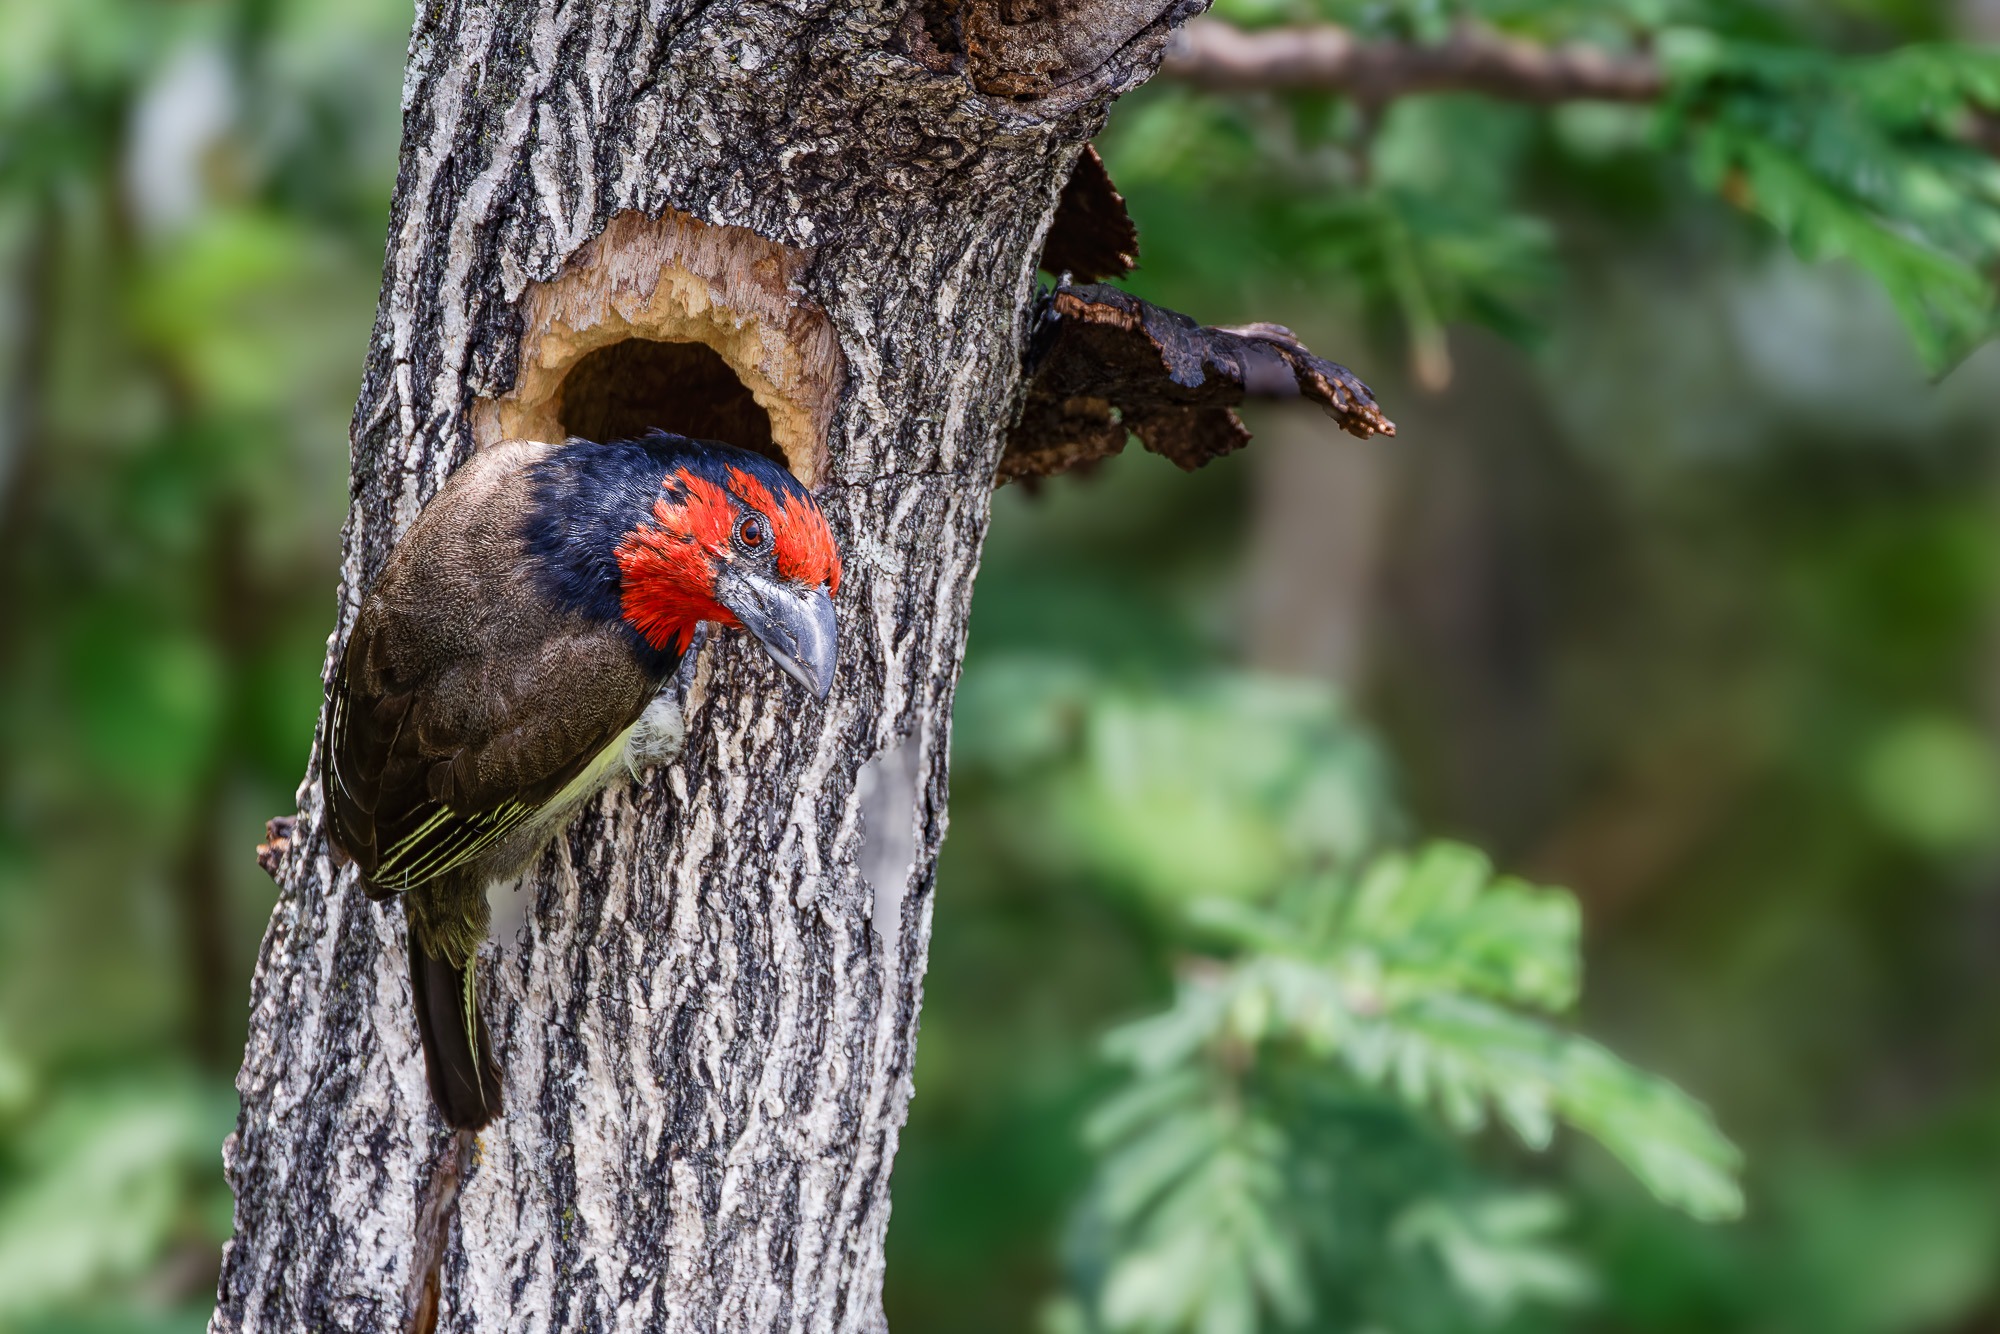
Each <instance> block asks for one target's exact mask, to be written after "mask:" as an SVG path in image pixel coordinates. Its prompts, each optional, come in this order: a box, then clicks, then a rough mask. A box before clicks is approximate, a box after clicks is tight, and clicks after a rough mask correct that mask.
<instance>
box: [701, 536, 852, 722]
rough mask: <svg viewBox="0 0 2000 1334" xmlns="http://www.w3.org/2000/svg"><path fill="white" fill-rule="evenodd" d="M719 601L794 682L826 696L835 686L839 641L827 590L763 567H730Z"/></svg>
mask: <svg viewBox="0 0 2000 1334" xmlns="http://www.w3.org/2000/svg"><path fill="white" fill-rule="evenodd" d="M715 600H716V601H717V602H720V603H721V604H722V605H723V606H725V607H727V608H729V610H730V611H731V612H733V613H734V614H735V616H736V619H737V620H739V621H741V622H743V628H744V629H745V630H748V631H749V632H750V633H751V634H753V635H755V636H756V637H757V642H758V643H759V644H762V645H763V646H764V651H765V652H766V653H768V654H770V655H771V661H773V662H775V663H777V664H778V665H779V666H780V667H782V668H784V669H785V670H786V671H787V672H788V673H790V674H791V677H792V679H793V680H795V681H797V682H798V683H799V684H800V685H802V686H804V687H805V688H806V689H807V690H810V691H812V694H813V698H814V699H825V698H826V692H827V691H829V690H831V689H833V660H834V651H835V648H836V644H835V642H834V631H833V599H832V598H830V597H828V596H827V593H826V589H824V588H802V587H800V586H799V585H797V584H793V583H787V582H786V581H785V580H783V579H776V578H773V577H772V576H770V575H768V574H765V573H763V572H762V571H758V570H743V569H736V568H731V569H728V570H725V571H723V574H722V577H721V578H720V579H719V580H717V581H716V588H715Z"/></svg>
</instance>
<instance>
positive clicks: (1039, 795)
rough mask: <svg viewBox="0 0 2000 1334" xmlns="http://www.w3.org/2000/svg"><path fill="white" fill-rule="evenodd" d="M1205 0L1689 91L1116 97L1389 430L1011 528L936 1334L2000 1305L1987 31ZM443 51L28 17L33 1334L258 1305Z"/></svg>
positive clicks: (1945, 10)
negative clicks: (1603, 51)
mask: <svg viewBox="0 0 2000 1334" xmlns="http://www.w3.org/2000/svg"><path fill="white" fill-rule="evenodd" d="M1221 12H1223V13H1225V14H1226V15H1227V16H1228V17H1230V18H1231V19H1233V20H1234V21H1236V22H1239V23H1242V24H1244V25H1247V26H1254V25H1258V24H1264V23H1270V22H1275V21H1280V20H1284V21H1305V20H1330V21H1337V22H1340V23H1343V24H1346V25H1348V26H1350V27H1351V28H1354V29H1356V30H1359V31H1362V32H1365V33H1370V34H1374V35H1377V36H1382V37H1395V38H1400V39H1404V40H1412V41H1419V42H1423V41H1436V40H1441V39H1442V38H1444V37H1445V36H1446V35H1448V32H1449V27H1450V24H1451V23H1452V22H1453V21H1455V20H1456V19H1458V18H1461V17H1463V16H1465V15H1468V14H1471V15H1476V16H1478V17H1480V18H1482V19H1484V20H1485V21H1488V22H1492V23H1495V24H1499V25H1502V26H1505V27H1507V28H1509V29H1512V30H1515V31H1518V32H1520V33H1522V34H1524V35H1526V36H1530V37H1535V38H1538V39H1551V38H1570V37H1574V38H1578V39H1581V40H1588V41H1592V42H1598V43H1601V44H1604V45H1607V46H1611V47H1614V48H1619V49H1635V48H1636V49H1646V50H1650V51H1653V52H1656V53H1657V54H1658V56H1659V58H1660V59H1661V60H1662V62H1663V63H1664V65H1665V66H1666V67H1667V69H1668V70H1669V74H1670V79H1669V84H1670V87H1669V93H1668V96H1667V97H1666V98H1664V99H1663V101H1662V102H1661V103H1660V104H1659V105H1657V106H1651V107H1614V106H1604V105H1594V104H1580V103H1579V104H1571V105H1563V106H1557V107H1553V108H1547V109H1529V108H1523V107H1515V106H1503V105H1499V104H1495V103H1492V102H1488V101H1483V100H1479V99H1475V98H1470V97H1463V96H1427V97H1421V98H1412V99H1408V100H1405V101H1402V102H1398V103H1396V104H1394V105H1392V106H1390V107H1387V108H1383V109H1374V110H1370V109H1362V108H1357V107H1355V106H1353V105H1351V104H1349V103H1346V102H1344V101H1342V100H1340V99H1337V98H1331V97H1325V96H1315V95H1283V96H1278V95H1265V94H1256V95H1244V96H1236V97H1228V98H1224V97H1210V96H1203V95H1197V94H1194V93H1192V92H1190V91H1188V90H1187V89H1185V88H1180V87H1175V86H1171V85H1170V84H1167V83H1164V82H1162V83H1161V84H1159V85H1157V86H1151V87H1148V88H1146V89H1143V90H1141V92H1140V93H1138V94H1136V95H1134V96H1132V97H1130V98H1128V99H1127V100H1126V101H1125V102H1124V103H1123V104H1121V105H1120V106H1119V108H1118V109H1117V111H1116V113H1115V114H1114V116H1113V119H1112V123H1111V126H1110V128H1109V130H1108V131H1107V132H1106V134H1105V135H1104V136H1103V138H1102V139H1101V140H1100V143H1101V145H1102V147H1103V149H1104V151H1105V155H1106V157H1107V160H1108V161H1109V163H1110V166H1111V169H1112V172H1113V174H1114V177H1115V178H1116V179H1117V180H1118V182H1119V183H1120V185H1121V187H1122V188H1123V189H1124V190H1125V192H1126V194H1127V195H1128V198H1129V199H1130V202H1131V205H1132V211H1133V213H1134V215H1135V217H1136V219H1137V221H1138V223H1139V226H1140V230H1141V237H1142V244H1143V248H1144V254H1143V257H1142V258H1143V261H1144V267H1143V268H1142V270H1141V271H1140V272H1139V273H1138V274H1136V275H1134V277H1133V278H1132V280H1131V283H1130V285H1131V286H1132V287H1133V288H1134V290H1136V291H1139V292H1140V293H1141V294H1143V295H1146V296H1148V297H1151V298H1153V299H1156V300H1159V301H1162V302H1164V303H1166V304H1169V305H1172V306H1174V307H1175V308H1177V309H1181V310H1185V311H1188V312H1190V313H1192V314H1195V315H1197V316H1198V317H1200V318H1201V319H1203V320H1204V321H1205V322H1210V323H1225V322H1233V321H1240V320H1249V319H1267V320H1277V321H1282V322H1284V323H1287V324H1289V325H1291V326H1293V327H1294V328H1296V329H1297V330H1299V331H1300V333H1301V334H1302V335H1303V336H1304V337H1305V339H1306V341H1307V342H1308V343H1309V344H1310V345H1311V346H1313V347H1314V348H1315V349H1316V350H1318V351H1320V352H1321V353H1322V354H1324V355H1328V356H1331V357H1334V358H1336V359H1339V360H1342V361H1345V362H1347V363H1349V364H1351V365H1353V366H1354V367H1355V368H1356V369H1357V370H1358V371H1360V372H1361V373H1362V375H1363V376H1364V378H1366V379H1368V380H1369V381H1370V382H1371V383H1372V384H1373V385H1374V386H1375V388H1376V390H1377V392H1378V394H1379V395H1380V397H1381V398H1382V400H1383V402H1384V403H1385V404H1386V405H1387V406H1388V408H1389V410H1390V413H1391V415H1392V416H1394V417H1395V418H1396V419H1397V420H1398V422H1399V424H1400V425H1401V427H1402V431H1401V434H1400V436H1399V437H1398V438H1397V439H1396V440H1394V441H1380V440H1377V441H1370V442H1366V443H1360V442H1355V441H1352V440H1349V439H1346V438H1344V437H1339V436H1337V435H1335V434H1333V432H1332V431H1331V428H1330V426H1329V425H1328V423H1326V421H1325V420H1324V419H1322V418H1319V417H1317V416H1314V415H1312V414H1310V413H1304V412H1301V411H1299V410H1296V409H1291V408H1268V409H1264V410H1262V411H1259V412H1256V413H1254V414H1253V415H1252V420H1251V425H1252V428H1253V429H1254V430H1255V431H1256V433H1257V437H1258V439H1257V443H1256V444H1255V445H1253V446H1252V447H1251V448H1250V449H1249V450H1248V451H1246V452H1245V453H1243V454H1240V455H1237V456H1234V457H1231V458H1229V459H1225V460H1223V461H1220V462H1218V463H1216V464H1214V465H1212V466H1211V467H1210V468H1208V469H1207V470H1206V471H1204V472H1203V473H1200V474H1197V475H1193V476H1187V475H1183V474H1181V473H1179V472H1177V471H1176V470H1174V469H1173V468H1172V467H1170V466H1169V465H1167V464H1166V463H1165V462H1163V461H1161V460H1159V459H1155V458H1152V457H1149V456H1147V455H1145V454H1144V453H1142V452H1141V451H1139V450H1137V449H1136V448H1134V449H1133V450H1132V451H1131V452H1130V453H1129V454H1128V455H1127V456H1125V457H1121V458H1118V459H1114V460H1111V461H1110V462H1109V463H1108V464H1107V465H1106V466H1104V467H1103V468H1102V469H1101V470H1099V471H1098V472H1097V473H1096V474H1095V475H1093V476H1090V477H1087V478H1063V479H1058V480H1056V481H1054V482H1051V483H1049V484H1046V485H1044V486H1043V487H1041V488H1040V489H1039V491H1037V492H1036V493H1034V494H1030V493H1028V492H1027V491H1026V490H1024V489H1023V488H1020V487H1014V488H1009V489H1008V490H1006V491H1004V492H1002V493H1001V494H1000V495H999V496H998V498H997V499H996V502H995V513H994V524H993V535H992V540H991V542H990V544H989V547H988V553H987V558H986V561H985V564H984V567H983V570H982V575H981V579H980V584H979V592H978V598H977V604H976V608H975V614H974V628H973V637H972V646H971V649H970V652H969V654H968V660H967V666H966V672H965V678H964V682H963V686H962V691H961V698H960V705H959V710H958V715H957V719H956V729H955V736H954V750H955V756H954V769H955V773H954V783H953V801H952V831H951V836H950V839H949V840H948V842H947V845H946V850H945V854H944V864H943V867H942V869H941V872H940V882H939V892H938V900H937V907H936V935H935V939H934V942H933V946H932V956H931V967H930V974H929V978H928V981H927V983H926V997H925V1010H924V1023H923V1034H922V1041H921V1044H920V1055H919V1060H918V1066H917V1071H916V1084H917V1097H916V1102H915V1104H914V1106H913V1108H912V1111H911V1118H910V1124H909V1128H908V1131H907V1133H906V1135H905V1136H904V1139H903V1143H902V1148H901V1153H900V1156H899V1159H898V1163H897V1167H896V1175H895V1215H894V1223H893V1226H892V1229H891V1234H890V1241H889V1247H890V1263H889V1277H888V1291H887V1303H888V1309H889V1316H890V1320H891V1323H892V1325H893V1326H894V1327H895V1328H896V1329H898V1330H899V1331H903V1334H909V1332H910V1331H916V1330H939V1331H945V1330H949V1331H954V1332H955V1334H956V1332H960V1331H963V1332H965V1334H980V1332H983V1331H989V1330H990V1331H1001V1330H1044V1331H1048V1334H1084V1332H1085V1331H1100V1330H1101V1331H1107V1332H1108V1331H1127V1330H1133V1331H1160V1332H1162V1334H1165V1332H1167V1331H1180V1330H1190V1331H1200V1332H1201V1334H1238V1332H1239V1331H1240V1332H1241V1334H1249V1332H1250V1331H1253V1330H1259V1329H1290V1328H1299V1329H1313V1330H1341V1331H1357V1334H1358V1332H1362V1331H1380V1332H1381V1334H1390V1332H1391V1331H1394V1332H1396V1334H1423V1332H1427V1331H1457V1330H1466V1331H1472V1330H1522V1331H1527V1330H1570V1329H1575V1330H1631V1331H1669V1330H1673V1331H1683V1330H1684V1331H1697V1330H1699V1331H1766V1330H1768V1331H1800V1332H1801V1334H1806V1332H1808V1331H1809V1332H1811V1334H1896V1332H1901V1331H1907V1332H1909V1334H1920V1332H1923V1331H1948V1332H1953V1334H1974V1332H1976V1331H1988V1330H2000V1063H1996V1057H1997V1056H2000V1027H1996V1025H1995V1022H1994V1016H1995V1014H1996V1011H2000V1005H1997V1004H1996V1002H2000V994H1996V993H2000V966H1996V965H2000V760H1996V748H1995V737H1996V728H2000V522H1996V520H2000V467H1996V464H2000V441H1996V433H2000V358H1996V355H1995V353H1994V352H1993V351H1992V350H1990V349H1989V350H1986V351H1978V350H1976V349H1977V348H1978V346H1979V345H1980V343H1981V342H1982V341H1983V339H1984V338H1985V336H1986V334H1987V333H1988V331H1989V330H1990V328H1991V322H1992V287H1991V283H1992V278H1993V275H1994V274H1995V272H1996V267H1995V264H1996V253H2000V166H1996V164H1995V162H1994V161H1993V160H1992V159H1991V158H1989V157H1987V156H1985V155H1984V154H1983V153H1981V152H1980V151H1979V150H1978V149H1977V147H1976V146H1975V143H1974V141H1976V140H1977V138H1978V133H1977V131H1978V129H1979V125H1980V122H1978V121H1977V120H1968V111H1967V108H1968V107H1977V106H1992V107H2000V65H1996V61H1995V57H1994V56H1993V54H1992V53H1991V52H1990V50H1987V49H1985V48H1980V47H1977V46H1976V45H1970V44H1969V43H1972V42H1975V41H1976V39H1978V38H1979V37H1980V35H1981V34H1982V32H1984V33H1986V34H1987V35H1991V34H1993V33H1994V32H1996V31H2000V11H1996V9H1995V8H1994V7H1990V6H1988V7H1982V6H1981V5H1979V4H1977V3H1969V4H1965V5H1952V4H1945V3H1934V2H1933V0H1843V2H1842V3H1827V4H1807V3H1791V4H1787V3H1781V2H1778V0H1773V2H1772V3H1750V2H1749V0H1686V2H1685V3H1683V2H1682V0H1631V2H1630V3H1617V4H1577V3H1572V4H1563V3H1542V2H1540V0H1511V2H1509V0H1486V2H1484V3H1477V4H1466V5H1449V4H1444V3H1434V2H1433V0H1385V2H1384V3H1377V4H1369V5H1358V4H1345V3H1340V2H1339V0H1323V3H1318V4H1314V3H1312V2H1311V0H1297V3H1291V2H1290V0H1281V2H1280V3H1262V2H1261V0H1257V2H1252V0H1243V2H1241V3H1232V2H1231V0H1225V3H1224V5H1223V6H1222V10H1221ZM408 23H409V13H408V9H407V6H406V5H404V4H400V3H393V2H392V0H340V2H336V0H234V2H233V3H217V2H210V3H182V4H163V3H145V2H143V0H65V2H64V3H62V4H49V3H45V2H44V0H0V1331H8V1332H9V1334H12V1332H13V1331H22V1332H24V1334H25V1332H27V1331H36V1332H43V1334H53V1332H54V1331H86V1330H87V1331H107V1332H108V1331H155V1330H157V1331H168V1330H194V1329H198V1328H200V1327H201V1326H202V1324H203V1322H204V1321H205V1319H206V1315H207V1311H208V1307H209V1304H210V1302H211V1300H212V1293H213V1282H214V1277H215V1269H216V1257H217V1250H218V1247H219V1245H220V1242H221V1240H222V1238H223V1237H224V1236H226V1234H227V1230H228V1219H229V1201H228V1197H227V1192H226V1191H225V1189H224V1188H223V1185H222V1182H221V1176H220V1170H219V1162H218V1148H219V1144H220V1141H221V1139H222V1137H223V1135H224V1134H226V1133H227V1131H228V1129H229V1128H230V1125H231V1122H232V1119H233V1116H234V1105H235V1104H234V1095H233V1091H232V1089H231V1086H230V1080H231V1077H232V1075H233V1072H234V1067H235V1064H236V1059H237V1055H238V1053H239V1052H240V1050H241V1044H242V1040H243V1025H244V1014H245V998H246V996H247V990H248V981H249V973H250V968H251V965H252V961H253V958H254V953H255V949H256V946H257V941H258V938H259V935H260V932H261V930H262V926H263V923H264V919H265V917H266V915H267V913H268V911H269V907H270V903H271V898H272V888H271V885H270V883H269V882H268V880H266V879H265V878H264V876H263V875H262V874H261V873H260V872H259V871H258V869H257V868H256V866H255V864H254V862H253V860H252V858H251V848H252V846H253V845H254V844H255V843H256V842H257V841H258V838H259V837H260V835H261V830H262V823H263V821H264V819H265V818H267V817H269V816H272V815H276V814H280V813H285V812H289V811H290V810H291V809H292V793H293V788H294V786H295V784H296V783H297V781H298V778H299V775H300V774H301V772H302V770H303V765H304V761H305V757H306V751H307V747H308V742H309V739H310V736H311V732H312V727H313V722H314V717H315V712H316V707H317V703H318V698H319V685H318V673H319V668H320V664H321V661H322V657H323V653H324V648H325V637H326V633H327V628H328V625H329V613H330V610H331V596H330V595H331V593H332V590H333V587H334V583H335V564H336V556H337V551H338V531H339V526H340V522H341V518H342V514H343V507H344V504H345V476H346V473H345V462H346V460H345V450H346V445H345V427H346V420H347V416H348V412H349V410H350V408H351V405H352V402H353V396H354V393H355V389H356V385H357V382H358V373H359V370H360V366H361V359H362V354H363V351H364V347H365V343H366V337H367V330H368V327H369V321H370V318H371V315H372V310H373V305H374V300H375V293H376V287H377V281H378V277H379V266H380V257H381V254H382V244H383V243H382V236H383V226H384V221H385V217H386V211H387V204H388V198H389V192H390V189H391V186H392V184H393V180H394V174H395V152H396V139H397V130H398V126H397V105H398V90H399V87H400V80H401V72H402V58H403V44H404V41H405V39H406V37H407V31H408ZM1946 370H1949V371H1950V374H1949V375H1947V376H1945V377H1944V378H1942V380H1938V379H1937V378H1936V377H1937V376H1938V375H1939V373H1940V372H1944V371H1946ZM1444 840H1448V841H1444ZM1474 848H1477V849H1479V851H1478V852H1474V851H1472V849H1474ZM1493 867H1497V868H1498V872H1497V873H1496V872H1493V871H1492V870H1490V868H1493ZM1496 875H1498V878H1497V879H1496V878H1495V876H1496ZM1515 877H1518V878H1515ZM1540 885H1559V886H1563V887H1564V889H1563V890H1553V889H1540V888H1534V887H1533V886H1540ZM1565 891H1566V892H1565ZM1579 986H1581V997H1580V998H1579ZM1611 1052H1616V1053H1618V1056H1617V1057H1613V1056H1612V1055H1611V1054H1610V1053H1611ZM1620 1058H1622V1060H1621V1059H1620ZM1627 1061H1629V1062H1631V1063H1632V1064H1630V1065H1627V1064H1624V1062H1627ZM1641 1069H1643V1070H1646V1071H1652V1072H1655V1073H1654V1074H1651V1075H1648V1074H1641V1073H1640V1070H1641ZM1666 1081H1671V1082H1670V1083H1669V1082H1666ZM1675 1086H1678V1087H1679V1088H1680V1089H1684V1090H1686V1091H1687V1093H1688V1094H1690V1095H1692V1096H1693V1098H1695V1099H1698V1100H1699V1103H1697V1102H1694V1101H1690V1100H1689V1099H1688V1098H1687V1097H1684V1096H1683V1095H1682V1094H1680V1093H1677V1092H1676V1091H1675ZM1701 1105H1706V1107H1707V1108H1708V1109H1710V1110H1711V1111H1712V1112H1713V1115H1714V1121H1713V1123H1711V1121H1710V1120H1709V1119H1708V1117H1707V1116H1706V1115H1705V1114H1704V1112H1703V1111H1702V1106H1701ZM1717 1126H1719V1127H1720V1133H1718V1131H1717V1128H1716V1127H1717ZM1723 1136H1726V1137H1727V1139H1726V1140H1725V1139H1724V1138H1723ZM1731 1142H1733V1144H1734V1145H1735V1146H1736V1148H1732V1147H1731ZM1738 1149H1740V1151H1741V1152H1740V1157H1739V1155H1738V1152H1737V1150H1738ZM1739 1165H1740V1168H1741V1177H1740V1181H1741V1196H1740V1197H1739V1193H1738V1191H1739V1187H1738V1184H1737V1182H1738V1176H1737V1172H1738V1168H1739ZM1739 1204H1743V1205H1744V1206H1745V1207H1743V1208H1742V1209H1741V1210H1740V1216H1739Z"/></svg>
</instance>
